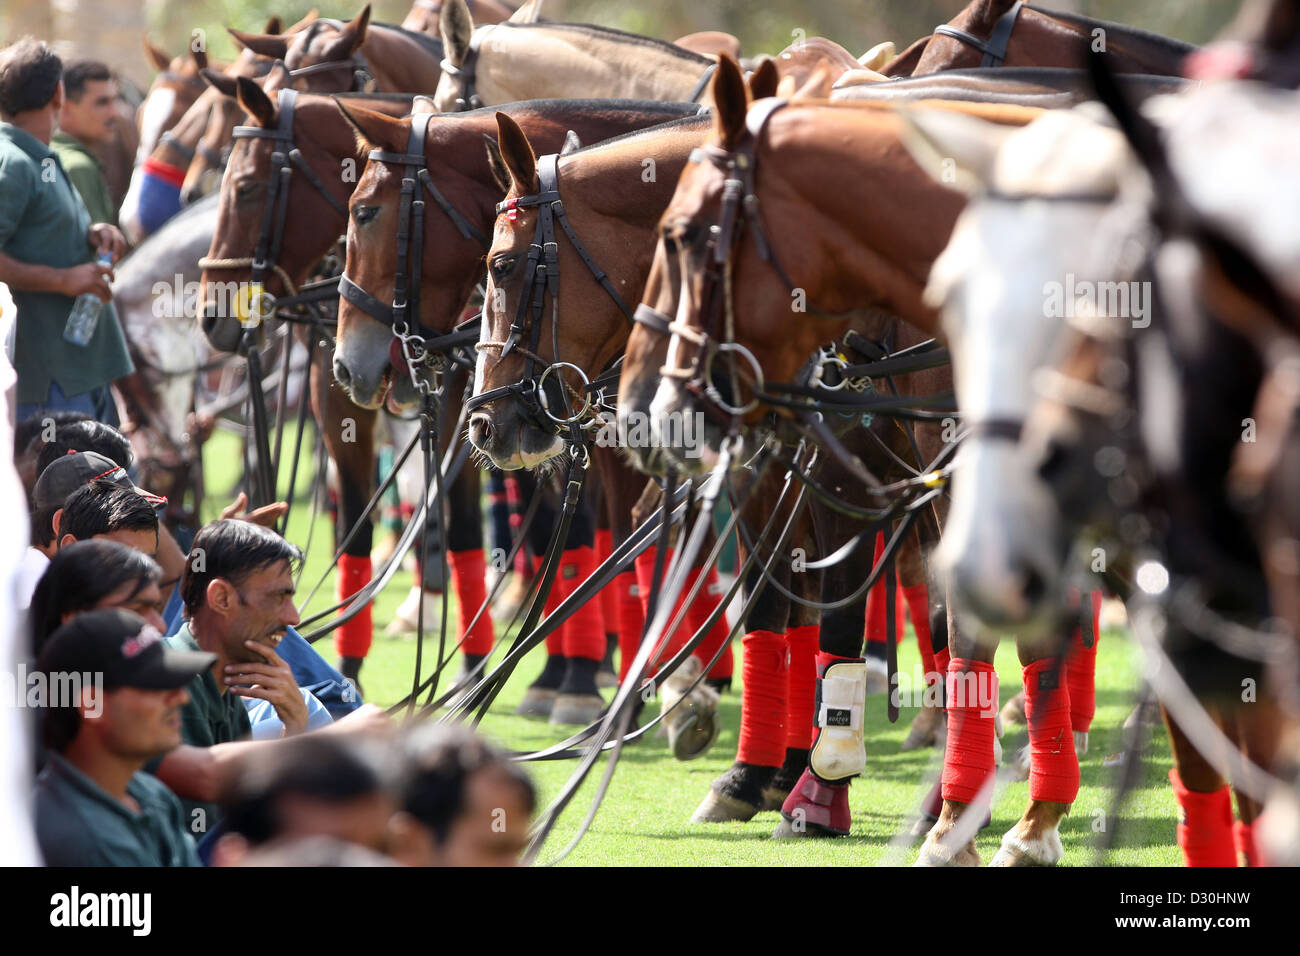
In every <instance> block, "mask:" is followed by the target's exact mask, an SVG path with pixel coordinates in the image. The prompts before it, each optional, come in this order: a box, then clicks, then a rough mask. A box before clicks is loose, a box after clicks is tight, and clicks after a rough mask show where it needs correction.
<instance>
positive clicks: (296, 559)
mask: <svg viewBox="0 0 1300 956" xmlns="http://www.w3.org/2000/svg"><path fill="white" fill-rule="evenodd" d="M277 561H288V562H289V570H290V571H291V572H294V571H296V570H297V569H298V565H299V564H300V563H301V562H302V552H301V551H299V550H298V548H297V546H296V545H293V544H290V543H289V542H288V541H286V540H285V539H284V538H282V537H280V536H279V535H278V534H276V533H275V532H274V531H272V530H271V529H270V528H263V527H262V526H261V525H257V524H253V523H252V522H251V521H240V520H238V519H236V518H224V519H221V520H219V521H212V522H209V523H208V524H206V525H204V526H203V527H202V528H200V529H199V533H198V534H196V535H195V536H194V543H193V544H192V545H191V546H190V553H189V557H187V558H186V559H185V570H184V571H182V572H181V600H182V601H184V602H185V613H186V614H187V615H188V616H193V614H194V612H195V611H197V610H198V609H199V608H201V607H202V606H203V603H204V601H206V600H207V593H208V584H209V583H210V582H212V581H215V580H216V579H217V578H224V579H225V580H227V581H230V582H232V583H234V584H239V583H240V582H241V581H243V580H244V579H245V578H246V577H248V576H249V575H250V574H255V573H256V572H258V571H260V570H261V569H262V568H265V567H268V566H269V565H272V564H275V563H276V562H277Z"/></svg>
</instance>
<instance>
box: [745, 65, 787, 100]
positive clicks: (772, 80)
mask: <svg viewBox="0 0 1300 956" xmlns="http://www.w3.org/2000/svg"><path fill="white" fill-rule="evenodd" d="M780 81H781V78H780V76H778V75H777V72H776V60H773V59H772V58H771V57H767V58H765V59H764V60H763V62H762V63H760V64H759V65H758V66H757V67H756V68H755V70H754V72H753V73H751V74H750V75H749V81H748V83H747V85H748V87H749V97H750V99H752V100H761V99H763V98H765V97H768V96H776V87H777V84H778V83H779V82H780Z"/></svg>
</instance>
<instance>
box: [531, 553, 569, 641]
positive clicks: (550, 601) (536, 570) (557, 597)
mask: <svg viewBox="0 0 1300 956" xmlns="http://www.w3.org/2000/svg"><path fill="white" fill-rule="evenodd" d="M544 563H545V559H543V558H533V559H532V565H533V570H532V576H533V577H537V575H539V574H541V573H542V564H544ZM561 570H562V568H556V570H555V578H554V580H553V581H552V583H551V591H550V593H549V594H547V595H546V603H545V604H544V605H542V616H543V618H547V617H550V616H551V612H552V611H554V610H555V608H556V607H557V606H558V605H559V603H560V601H561V600H563V599H564V595H563V593H561V592H562V591H563V588H561V586H560V571H561ZM563 654H564V627H563V626H560V627H557V628H556V629H555V630H553V631H552V632H551V633H550V634H547V635H546V656H547V657H555V656H562V655H563Z"/></svg>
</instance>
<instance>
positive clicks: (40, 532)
mask: <svg viewBox="0 0 1300 956" xmlns="http://www.w3.org/2000/svg"><path fill="white" fill-rule="evenodd" d="M62 507H63V505H54V506H53V507H50V508H39V509H37V510H36V511H33V512H32V522H31V523H32V544H34V545H37V546H39V547H42V548H48V547H49V546H50V545H52V544H53V543H54V513H55V512H56V511H58V510H59V509H60V508H62Z"/></svg>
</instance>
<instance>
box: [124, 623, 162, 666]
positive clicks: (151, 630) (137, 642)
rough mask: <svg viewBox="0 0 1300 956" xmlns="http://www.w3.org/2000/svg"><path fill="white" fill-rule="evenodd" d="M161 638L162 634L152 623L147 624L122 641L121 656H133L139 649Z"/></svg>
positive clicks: (141, 649) (155, 642)
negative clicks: (138, 631) (137, 632)
mask: <svg viewBox="0 0 1300 956" xmlns="http://www.w3.org/2000/svg"><path fill="white" fill-rule="evenodd" d="M161 640H162V635H161V634H159V633H158V629H157V628H156V627H154V626H153V625H152V624H147V625H145V627H144V628H143V629H142V630H141V631H140V633H139V634H137V635H135V637H128V638H127V639H126V640H125V641H123V642H122V656H123V657H126V658H131V657H135V656H136V655H137V654H139V653H140V652H141V651H143V650H144V649H145V648H146V647H148V646H149V645H151V644H157V643H158V642H159V641H161Z"/></svg>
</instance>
